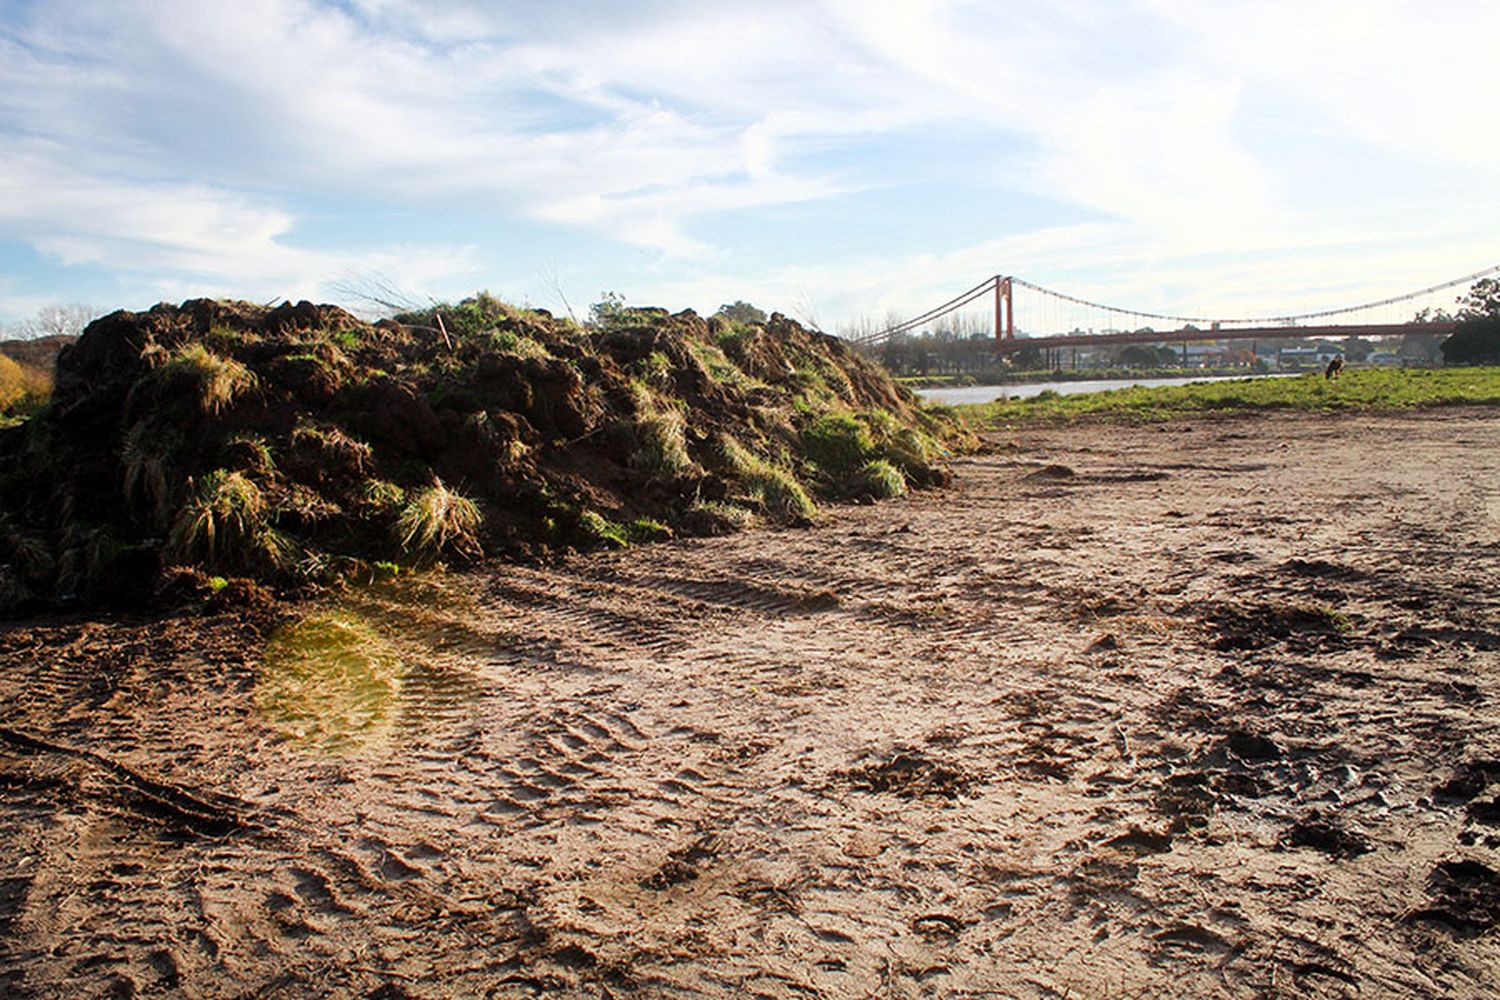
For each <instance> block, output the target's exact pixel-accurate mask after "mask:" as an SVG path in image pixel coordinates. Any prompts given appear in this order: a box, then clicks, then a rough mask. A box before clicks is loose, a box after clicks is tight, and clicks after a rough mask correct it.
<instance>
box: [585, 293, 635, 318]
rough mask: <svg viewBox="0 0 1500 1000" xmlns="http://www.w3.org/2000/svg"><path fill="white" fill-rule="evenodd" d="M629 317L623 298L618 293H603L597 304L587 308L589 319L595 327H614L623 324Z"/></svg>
mask: <svg viewBox="0 0 1500 1000" xmlns="http://www.w3.org/2000/svg"><path fill="white" fill-rule="evenodd" d="M629 315H630V309H629V307H628V306H626V305H625V296H623V295H621V294H620V293H619V292H605V293H604V294H603V296H602V297H601V298H600V299H599V301H598V302H595V303H594V304H593V305H591V306H589V319H590V320H591V321H592V322H593V323H594V325H596V326H614V325H616V324H618V323H622V322H624V321H625V320H626V319H627V318H628V317H629Z"/></svg>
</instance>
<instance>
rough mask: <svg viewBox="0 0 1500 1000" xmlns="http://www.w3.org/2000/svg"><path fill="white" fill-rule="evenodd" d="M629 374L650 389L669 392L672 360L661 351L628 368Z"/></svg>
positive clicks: (654, 352) (671, 382)
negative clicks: (629, 369)
mask: <svg viewBox="0 0 1500 1000" xmlns="http://www.w3.org/2000/svg"><path fill="white" fill-rule="evenodd" d="M630 368H631V373H632V374H633V375H635V377H636V378H638V379H640V380H641V381H642V382H645V383H646V384H647V385H649V386H650V387H651V388H653V389H656V390H658V391H660V392H670V391H671V390H672V388H673V380H672V359H671V358H669V357H667V356H666V355H665V354H663V353H662V352H661V351H652V352H651V353H650V354H648V355H646V356H645V357H644V358H641V359H640V360H639V361H636V362H635V363H634V364H632V365H631V366H630Z"/></svg>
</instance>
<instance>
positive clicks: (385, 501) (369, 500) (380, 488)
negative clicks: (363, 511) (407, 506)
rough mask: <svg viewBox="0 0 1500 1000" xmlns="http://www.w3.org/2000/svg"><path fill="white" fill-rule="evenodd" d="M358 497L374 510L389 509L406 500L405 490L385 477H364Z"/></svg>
mask: <svg viewBox="0 0 1500 1000" xmlns="http://www.w3.org/2000/svg"><path fill="white" fill-rule="evenodd" d="M359 499H360V502H362V503H363V504H365V505H366V506H368V507H373V508H375V509H376V510H389V509H391V508H393V507H399V506H401V505H402V504H404V503H405V502H406V491H405V490H403V489H402V488H401V487H399V486H397V485H396V484H395V483H393V482H390V481H389V480H386V479H366V480H365V481H364V482H363V483H361V484H360V487H359Z"/></svg>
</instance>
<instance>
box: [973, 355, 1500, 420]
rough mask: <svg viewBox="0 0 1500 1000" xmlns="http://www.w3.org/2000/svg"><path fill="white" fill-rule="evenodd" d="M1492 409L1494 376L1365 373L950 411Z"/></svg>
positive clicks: (1154, 415) (1050, 414)
mask: <svg viewBox="0 0 1500 1000" xmlns="http://www.w3.org/2000/svg"><path fill="white" fill-rule="evenodd" d="M1495 405H1500V368H1431V369H1387V368H1368V369H1359V370H1354V371H1348V372H1345V373H1344V376H1343V378H1341V379H1338V380H1337V381H1328V380H1325V379H1324V378H1323V376H1322V374H1321V373H1309V374H1307V375H1302V376H1299V377H1297V378H1263V379H1231V380H1218V381H1213V382H1204V383H1199V384H1196V385H1178V386H1159V387H1152V388H1147V387H1143V386H1136V387H1133V388H1130V389H1116V390H1114V391H1112V392H1095V393H1087V394H1081V395H1073V396H1063V395H1058V394H1056V393H1051V392H1044V393H1042V395H1040V396H1037V397H1034V398H1032V399H1016V400H1004V401H1000V402H994V403H983V404H976V405H972V406H959V407H955V409H957V410H958V411H959V412H960V413H962V414H963V415H964V417H965V418H966V419H968V420H969V421H970V422H971V423H972V424H974V425H975V426H976V427H978V428H981V429H982V428H984V427H995V426H1003V425H1006V424H1017V423H1037V422H1040V423H1057V422H1065V421H1069V420H1078V419H1099V420H1139V421H1149V420H1170V419H1172V418H1174V417H1186V416H1198V415H1201V414H1204V413H1225V412H1251V411H1256V410H1305V411H1310V412H1330V411H1338V410H1404V409H1410V408H1413V407H1421V406H1495Z"/></svg>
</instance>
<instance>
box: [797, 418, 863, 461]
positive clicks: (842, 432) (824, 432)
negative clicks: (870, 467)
mask: <svg viewBox="0 0 1500 1000" xmlns="http://www.w3.org/2000/svg"><path fill="white" fill-rule="evenodd" d="M873 448H874V443H873V442H872V441H871V439H870V432H869V431H868V430H867V429H866V428H865V426H864V425H863V424H861V423H860V422H859V421H858V420H856V419H855V418H854V416H853V414H850V413H825V414H823V415H822V416H821V417H819V418H818V419H817V420H815V421H813V422H812V423H811V424H809V425H808V426H807V427H806V428H805V429H804V430H803V431H802V450H803V453H804V454H806V455H807V457H808V459H809V460H810V461H811V462H812V463H813V464H814V465H816V466H817V467H818V468H819V469H822V470H823V471H824V472H826V473H828V474H830V475H833V476H847V475H849V474H850V473H852V472H854V471H855V470H856V469H859V468H860V467H861V466H862V465H863V464H864V463H865V462H866V461H868V458H869V455H870V452H871V451H872V450H873Z"/></svg>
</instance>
